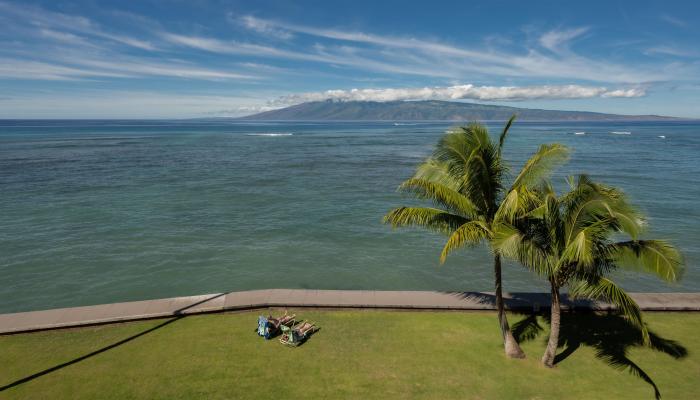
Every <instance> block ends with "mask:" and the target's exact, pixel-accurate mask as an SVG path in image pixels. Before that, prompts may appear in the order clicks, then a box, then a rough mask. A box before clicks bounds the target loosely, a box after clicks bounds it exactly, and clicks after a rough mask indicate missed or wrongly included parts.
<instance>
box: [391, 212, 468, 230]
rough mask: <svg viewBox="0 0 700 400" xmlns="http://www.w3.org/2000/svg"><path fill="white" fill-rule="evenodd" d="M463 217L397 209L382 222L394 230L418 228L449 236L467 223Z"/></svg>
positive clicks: (443, 213) (447, 213) (444, 213)
mask: <svg viewBox="0 0 700 400" xmlns="http://www.w3.org/2000/svg"><path fill="white" fill-rule="evenodd" d="M468 221H469V220H467V219H466V218H464V217H461V216H459V215H455V214H451V213H449V212H446V211H443V210H438V209H436V208H428V207H399V208H395V209H393V210H391V211H390V212H389V213H388V214H386V215H385V216H384V219H383V222H384V223H385V224H391V226H392V227H394V228H399V227H406V226H420V227H423V228H426V229H428V230H431V231H434V232H438V233H442V234H450V233H451V232H453V231H454V230H455V229H457V228H459V227H460V226H462V225H464V224H465V223H467V222H468Z"/></svg>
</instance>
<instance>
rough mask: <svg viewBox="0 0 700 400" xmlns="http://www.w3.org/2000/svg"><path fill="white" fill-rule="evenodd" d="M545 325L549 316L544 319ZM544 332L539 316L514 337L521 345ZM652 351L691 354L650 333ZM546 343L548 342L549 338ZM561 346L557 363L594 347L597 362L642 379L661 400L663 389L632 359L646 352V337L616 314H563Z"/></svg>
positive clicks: (533, 316) (520, 327)
mask: <svg viewBox="0 0 700 400" xmlns="http://www.w3.org/2000/svg"><path fill="white" fill-rule="evenodd" d="M542 317H543V318H544V320H545V321H548V320H549V315H543V316H542ZM543 332H544V328H543V327H542V326H541V325H540V324H539V322H538V318H537V315H536V314H530V315H528V316H526V317H525V318H524V319H523V320H521V321H518V322H517V323H516V324H515V325H513V335H514V336H515V338H516V340H518V341H519V342H523V341H529V340H534V339H536V338H537V337H538V336H539V335H540V334H541V333H543ZM649 336H650V339H651V344H650V346H649V348H650V349H653V350H655V351H659V352H662V353H665V354H668V355H669V356H671V357H673V358H675V359H680V358H683V357H686V356H687V355H688V350H687V349H686V348H685V347H683V345H681V344H680V343H678V342H677V341H675V340H671V339H665V338H662V337H661V336H659V335H657V334H655V333H653V332H651V331H650V332H649ZM545 340H546V338H545ZM559 346H560V347H564V350H563V351H562V352H561V353H559V354H557V356H556V357H555V363H557V364H558V363H560V362H562V361H564V360H565V359H566V358H568V357H569V356H570V355H571V354H573V353H574V352H575V351H576V350H578V349H579V348H580V347H581V346H588V347H592V348H593V349H594V350H595V356H596V358H598V359H600V360H602V361H604V362H605V363H607V364H608V365H609V366H611V367H613V368H615V369H619V370H627V371H629V372H630V373H632V374H633V375H636V376H638V377H639V378H641V379H642V380H644V381H645V382H647V383H648V384H649V385H651V386H652V388H653V389H654V395H655V396H656V398H657V399H660V398H661V393H660V392H659V388H658V387H657V386H656V384H655V383H654V381H653V380H652V379H651V377H650V376H649V375H648V374H647V373H646V372H645V371H644V370H643V369H642V368H641V367H640V366H638V365H637V364H636V363H635V362H634V361H632V360H631V359H630V358H629V357H628V352H629V350H630V349H632V348H637V347H638V348H643V347H645V346H644V343H643V341H642V333H641V331H640V330H639V329H638V328H636V327H635V326H633V325H631V324H630V323H629V322H628V321H627V320H626V319H624V318H623V317H621V316H619V315H616V314H607V313H606V314H601V313H593V312H586V313H562V316H561V331H560V333H559Z"/></svg>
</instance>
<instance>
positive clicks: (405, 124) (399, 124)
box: [394, 122, 418, 126]
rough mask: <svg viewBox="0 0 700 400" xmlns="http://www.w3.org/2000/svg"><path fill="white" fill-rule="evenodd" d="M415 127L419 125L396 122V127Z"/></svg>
mask: <svg viewBox="0 0 700 400" xmlns="http://www.w3.org/2000/svg"><path fill="white" fill-rule="evenodd" d="M413 125H418V124H408V123H402V122H394V126H413Z"/></svg>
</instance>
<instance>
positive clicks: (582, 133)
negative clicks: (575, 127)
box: [574, 132, 586, 135]
mask: <svg viewBox="0 0 700 400" xmlns="http://www.w3.org/2000/svg"><path fill="white" fill-rule="evenodd" d="M585 134H586V132H574V135H585Z"/></svg>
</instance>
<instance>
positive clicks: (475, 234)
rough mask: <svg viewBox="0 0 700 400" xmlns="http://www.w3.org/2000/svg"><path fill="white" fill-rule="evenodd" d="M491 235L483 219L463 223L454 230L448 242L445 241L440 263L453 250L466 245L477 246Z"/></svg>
mask: <svg viewBox="0 0 700 400" xmlns="http://www.w3.org/2000/svg"><path fill="white" fill-rule="evenodd" d="M490 236H491V231H490V230H489V228H488V226H487V225H486V224H485V223H484V222H482V221H469V222H467V223H466V224H463V225H462V226H460V227H459V228H457V229H456V230H455V231H454V232H452V234H451V235H450V237H449V239H447V243H445V247H443V249H442V253H441V254H440V263H444V262H445V260H446V259H447V256H448V255H449V254H450V253H451V252H453V251H455V250H457V249H459V248H461V247H464V246H475V245H477V244H479V243H481V241H482V240H485V239H488V238H489V237H490Z"/></svg>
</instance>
